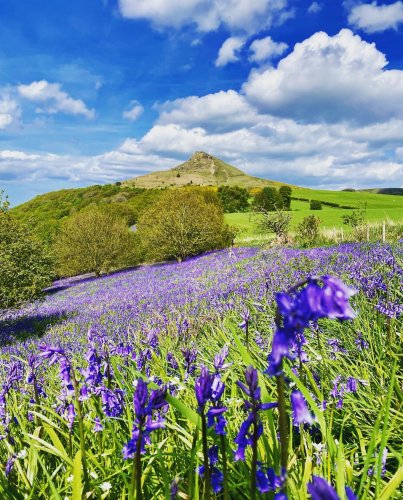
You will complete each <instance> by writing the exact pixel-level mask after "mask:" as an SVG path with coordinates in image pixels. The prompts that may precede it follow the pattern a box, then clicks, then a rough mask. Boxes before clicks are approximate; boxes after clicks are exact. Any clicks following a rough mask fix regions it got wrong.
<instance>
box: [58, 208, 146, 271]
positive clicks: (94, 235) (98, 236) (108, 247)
mask: <svg viewBox="0 0 403 500" xmlns="http://www.w3.org/2000/svg"><path fill="white" fill-rule="evenodd" d="M54 250H55V255H56V258H57V261H58V271H59V273H60V274H61V275H62V276H73V275H75V274H81V273H85V272H94V273H95V274H96V275H97V276H99V275H100V274H101V273H102V272H104V273H108V272H109V271H111V270H113V269H119V268H122V267H127V266H130V265H133V264H135V263H136V262H137V259H136V246H135V236H134V234H133V233H131V232H130V230H129V228H128V226H127V223H126V221H125V219H124V218H122V217H120V216H119V215H116V214H115V213H113V212H112V211H110V210H108V209H101V208H98V207H90V208H88V209H87V210H83V211H81V212H78V213H76V214H74V215H72V216H71V217H69V218H68V219H66V221H65V222H64V223H63V225H62V228H61V231H60V234H59V235H58V238H57V240H56V243H55V247H54Z"/></svg>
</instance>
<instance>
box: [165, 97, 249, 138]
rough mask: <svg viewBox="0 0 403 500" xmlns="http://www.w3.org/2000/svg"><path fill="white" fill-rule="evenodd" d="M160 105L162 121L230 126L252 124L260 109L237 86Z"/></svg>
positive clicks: (185, 124) (221, 127) (209, 126)
mask: <svg viewBox="0 0 403 500" xmlns="http://www.w3.org/2000/svg"><path fill="white" fill-rule="evenodd" d="M157 109H158V110H159V112H160V116H159V118H158V123H160V124H163V125H166V124H170V123H174V124H179V125H184V126H193V127H194V126H199V127H204V128H206V129H214V130H227V129H231V128H239V126H243V125H252V124H254V123H256V121H257V120H258V116H257V112H256V110H255V109H254V108H253V107H252V106H250V104H248V102H247V101H246V99H245V97H244V96H242V95H240V94H239V93H238V92H235V91H234V90H228V91H226V92H225V91H220V92H217V93H215V94H208V95H205V96H202V97H197V96H190V97H185V98H183V99H175V100H174V101H167V102H165V103H163V104H161V105H159V106H158V107H157Z"/></svg>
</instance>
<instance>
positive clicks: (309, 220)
mask: <svg viewBox="0 0 403 500" xmlns="http://www.w3.org/2000/svg"><path fill="white" fill-rule="evenodd" d="M321 222H322V221H321V220H320V219H319V217H316V215H308V216H307V217H304V218H303V219H302V221H301V222H300V223H299V224H298V226H297V229H296V233H297V237H298V239H299V240H300V241H301V243H302V244H303V245H307V246H308V245H312V244H313V243H315V242H316V241H317V240H318V238H319V235H320V230H319V226H320V223H321Z"/></svg>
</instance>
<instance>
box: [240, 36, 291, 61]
mask: <svg viewBox="0 0 403 500" xmlns="http://www.w3.org/2000/svg"><path fill="white" fill-rule="evenodd" d="M287 48H288V45H287V44H286V43H283V42H275V41H274V40H273V39H272V38H271V37H270V36H267V37H265V38H260V39H258V40H254V41H253V42H252V44H251V45H250V47H249V49H250V51H251V52H252V54H251V56H250V57H249V60H250V61H254V62H262V61H268V60H270V59H272V58H274V57H276V56H281V55H282V54H284V52H285V51H286V50H287Z"/></svg>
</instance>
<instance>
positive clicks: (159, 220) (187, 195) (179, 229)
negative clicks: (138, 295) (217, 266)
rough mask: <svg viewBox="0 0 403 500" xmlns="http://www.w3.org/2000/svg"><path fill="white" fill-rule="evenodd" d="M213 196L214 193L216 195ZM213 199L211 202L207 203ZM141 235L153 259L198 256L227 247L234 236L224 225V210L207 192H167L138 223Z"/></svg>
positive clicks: (179, 258) (147, 251) (149, 255)
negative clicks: (207, 199) (208, 199)
mask: <svg viewBox="0 0 403 500" xmlns="http://www.w3.org/2000/svg"><path fill="white" fill-rule="evenodd" d="M213 194H214V193H213ZM206 197H207V198H208V197H210V198H211V199H210V201H206ZM138 234H139V237H140V239H141V241H142V244H143V245H144V248H145V252H146V255H147V256H148V258H150V259H152V260H166V259H172V258H175V259H177V260H178V261H181V260H182V259H184V258H185V257H188V256H191V255H197V254H199V253H201V252H204V251H207V250H213V249H218V248H223V247H225V246H227V245H228V244H229V243H230V242H231V240H232V238H233V235H232V234H231V231H230V230H229V227H228V226H226V225H225V224H224V216H223V212H222V209H221V208H220V207H219V206H218V205H217V203H215V201H214V197H213V196H212V195H211V196H210V195H208V191H207V190H204V196H203V191H202V190H199V192H197V191H195V190H194V189H181V190H175V191H167V192H165V193H164V195H163V196H162V197H161V199H160V200H159V201H158V202H157V203H156V204H155V205H153V206H152V207H150V208H149V209H148V210H147V211H146V212H144V214H143V216H142V217H141V218H140V220H139V223H138Z"/></svg>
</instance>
